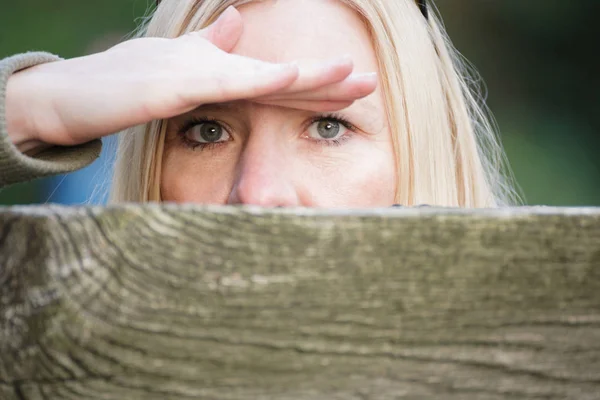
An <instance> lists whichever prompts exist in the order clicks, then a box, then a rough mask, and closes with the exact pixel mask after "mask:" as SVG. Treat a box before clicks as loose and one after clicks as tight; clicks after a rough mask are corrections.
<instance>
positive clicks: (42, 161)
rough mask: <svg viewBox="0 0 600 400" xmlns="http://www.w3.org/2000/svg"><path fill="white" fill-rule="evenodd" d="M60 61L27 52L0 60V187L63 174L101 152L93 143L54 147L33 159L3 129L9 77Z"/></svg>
mask: <svg viewBox="0 0 600 400" xmlns="http://www.w3.org/2000/svg"><path fill="white" fill-rule="evenodd" d="M60 59H61V58H60V57H57V56H55V55H52V54H50V53H44V52H29V53H24V54H19V55H15V56H12V57H8V58H5V59H3V60H0V188H2V187H3V186H6V185H9V184H12V183H17V182H24V181H28V180H32V179H36V178H41V177H45V176H50V175H56V174H62V173H66V172H71V171H75V170H78V169H80V168H83V167H85V166H87V165H89V164H91V163H92V162H93V161H94V160H95V159H96V158H98V156H99V155H100V151H101V149H102V142H101V141H100V140H99V139H98V140H93V141H91V142H87V143H84V144H81V145H77V146H68V147H66V146H53V147H50V148H48V149H46V150H44V151H42V152H40V153H38V154H36V155H35V156H28V155H25V154H23V153H22V152H20V151H19V150H18V149H17V148H16V147H15V145H14V144H13V143H12V142H11V140H10V138H9V137H8V132H7V130H6V86H7V82H8V79H9V78H10V76H11V75H12V74H13V73H15V72H17V71H20V70H22V69H25V68H29V67H33V66H35V65H39V64H43V63H46V62H53V61H59V60H60Z"/></svg>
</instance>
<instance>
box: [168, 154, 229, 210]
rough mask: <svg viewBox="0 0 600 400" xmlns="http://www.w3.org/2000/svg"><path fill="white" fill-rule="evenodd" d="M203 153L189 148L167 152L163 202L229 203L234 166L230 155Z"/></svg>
mask: <svg viewBox="0 0 600 400" xmlns="http://www.w3.org/2000/svg"><path fill="white" fill-rule="evenodd" d="M204 153H207V154H204ZM204 153H202V154H201V153H200V152H199V151H189V150H187V149H170V150H167V151H166V152H165V155H164V157H163V171H162V177H161V196H162V200H163V201H172V202H178V203H210V204H225V203H226V201H227V198H228V196H229V189H230V187H231V184H230V181H231V179H232V178H231V176H230V175H232V173H233V172H232V171H233V167H232V166H231V165H230V164H231V163H230V162H229V158H228V157H223V156H218V155H215V154H208V153H209V152H204Z"/></svg>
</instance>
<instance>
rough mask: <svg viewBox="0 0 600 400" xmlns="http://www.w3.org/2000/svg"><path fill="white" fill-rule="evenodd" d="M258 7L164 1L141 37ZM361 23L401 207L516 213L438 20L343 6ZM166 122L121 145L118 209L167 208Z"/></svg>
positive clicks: (490, 132)
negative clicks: (374, 66) (374, 62)
mask: <svg viewBox="0 0 600 400" xmlns="http://www.w3.org/2000/svg"><path fill="white" fill-rule="evenodd" d="M253 1H260V0H163V2H162V3H161V4H160V6H159V7H158V9H157V10H156V12H155V13H154V15H153V17H152V18H151V19H150V20H149V22H148V23H147V24H146V26H144V27H143V28H142V33H141V35H140V36H151V37H168V38H174V37H178V36H181V35H183V34H185V33H188V32H192V31H196V30H199V29H201V28H203V27H205V26H207V25H208V24H210V23H211V22H212V21H214V20H215V18H216V17H217V16H218V15H220V14H221V13H222V12H223V11H224V10H225V9H226V8H227V7H228V6H230V5H234V6H239V5H241V4H244V3H249V2H253ZM340 1H342V2H343V3H345V4H346V5H347V6H349V7H351V8H352V9H354V10H355V11H356V12H357V13H358V14H359V15H360V16H361V17H362V19H363V20H364V23H365V25H366V27H367V29H368V31H369V32H370V34H371V37H372V42H373V46H374V49H375V52H376V54H377V56H378V61H379V72H380V77H381V82H382V86H383V92H384V95H385V101H386V107H387V110H386V112H387V116H388V118H389V122H390V130H391V132H392V140H393V145H394V151H395V156H396V167H397V176H398V184H397V191H396V203H399V204H403V205H407V206H410V205H418V204H431V205H440V206H450V207H496V206H504V205H510V204H513V203H514V202H515V201H516V199H517V196H516V195H515V192H514V189H513V188H512V187H511V185H510V184H509V182H510V179H508V178H509V175H508V168H507V164H506V162H505V157H504V152H503V151H502V148H501V146H500V144H499V142H498V140H497V137H496V134H495V130H494V125H493V123H492V121H493V120H492V119H491V118H490V117H489V116H488V115H489V113H488V111H487V109H486V107H485V104H484V102H483V100H482V98H481V96H480V94H479V90H478V88H476V87H473V85H471V84H472V83H474V82H476V81H475V80H473V79H472V78H471V75H470V74H469V70H468V68H467V64H466V63H465V62H464V60H463V59H462V58H461V57H460V56H459V54H458V52H457V51H456V50H455V49H454V48H453V46H452V45H451V43H450V41H449V39H448V37H447V35H446V33H445V31H444V28H443V26H442V24H441V22H440V21H441V20H440V19H439V17H438V16H437V15H436V14H437V13H435V12H430V13H429V18H428V19H425V18H424V16H423V15H422V14H421V12H420V10H419V8H418V6H417V3H416V1H415V0H340ZM165 134H166V123H165V121H154V122H151V123H149V124H147V125H143V126H139V127H135V128H132V129H131V131H130V132H126V133H125V134H122V135H121V136H120V139H119V146H118V153H117V163H116V166H115V174H114V179H113V187H112V193H111V201H112V202H122V201H134V202H147V201H160V177H161V171H162V158H163V157H162V156H163V148H164V140H165Z"/></svg>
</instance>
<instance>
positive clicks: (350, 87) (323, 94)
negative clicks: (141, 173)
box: [6, 7, 377, 148]
mask: <svg viewBox="0 0 600 400" xmlns="http://www.w3.org/2000/svg"><path fill="white" fill-rule="evenodd" d="M242 31H243V23H242V18H241V15H240V14H239V13H238V12H237V10H235V8H233V7H230V8H228V9H227V10H226V11H225V12H224V13H223V14H222V15H221V16H220V18H218V19H217V21H215V22H214V23H213V24H211V25H210V26H208V27H207V28H205V29H203V30H201V31H198V32H194V33H190V34H187V35H184V36H181V37H179V38H175V39H164V38H141V39H134V40H130V41H127V42H124V43H121V44H119V45H117V46H115V47H113V48H111V49H109V50H107V51H105V52H102V53H97V54H93V55H90V56H85V57H80V58H75V59H70V60H66V61H58V62H54V63H48V64H43V65H39V66H37V67H34V68H30V69H27V70H24V71H22V72H19V73H17V74H15V75H13V77H11V78H10V80H9V84H8V88H7V110H6V112H7V115H6V117H7V128H8V132H9V135H10V137H11V140H12V141H13V142H14V143H15V144H17V146H20V148H27V147H28V146H29V147H31V146H32V144H36V145H37V144H39V143H48V144H57V145H74V144H79V143H84V142H87V141H89V140H92V139H94V138H98V137H101V136H105V135H108V134H111V133H114V132H118V131H120V130H123V129H125V128H127V127H130V126H134V125H138V124H142V123H146V122H149V121H151V120H155V119H163V118H170V117H173V116H176V115H179V114H183V113H185V112H187V111H189V110H192V109H194V108H196V107H198V106H200V105H202V104H206V103H219V102H227V101H232V100H239V99H252V100H253V101H257V102H260V103H263V104H273V105H280V106H285V107H294V108H302V109H306V110H314V111H329V110H334V109H341V108H345V107H347V106H349V105H350V104H352V102H353V101H354V100H356V99H358V98H360V97H363V96H366V95H368V94H369V93H371V92H373V90H374V89H375V86H376V84H377V83H376V77H375V76H374V75H373V74H361V75H358V74H352V69H353V65H352V61H351V60H350V59H348V58H343V57H342V58H340V59H337V60H327V61H321V62H311V63H307V62H298V63H291V64H275V63H268V62H263V61H260V60H256V59H252V58H248V57H243V56H239V55H235V54H230V51H231V50H232V49H233V48H234V46H235V44H236V43H237V41H238V39H239V38H240V36H241V34H242Z"/></svg>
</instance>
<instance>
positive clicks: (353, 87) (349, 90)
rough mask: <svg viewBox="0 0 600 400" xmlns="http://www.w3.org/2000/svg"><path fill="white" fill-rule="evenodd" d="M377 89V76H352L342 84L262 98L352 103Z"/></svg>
mask: <svg viewBox="0 0 600 400" xmlns="http://www.w3.org/2000/svg"><path fill="white" fill-rule="evenodd" d="M376 88H377V74H375V73H361V74H352V75H350V76H349V77H348V78H346V79H345V80H343V81H342V82H337V83H334V84H331V85H327V86H324V87H322V88H320V89H316V90H312V91H301V92H289V90H286V91H285V93H282V92H277V93H274V94H269V95H267V96H264V97H263V99H265V100H310V101H332V102H336V101H354V100H357V99H360V98H363V97H366V96H368V95H370V94H371V93H373V92H374V91H375V89H376Z"/></svg>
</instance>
